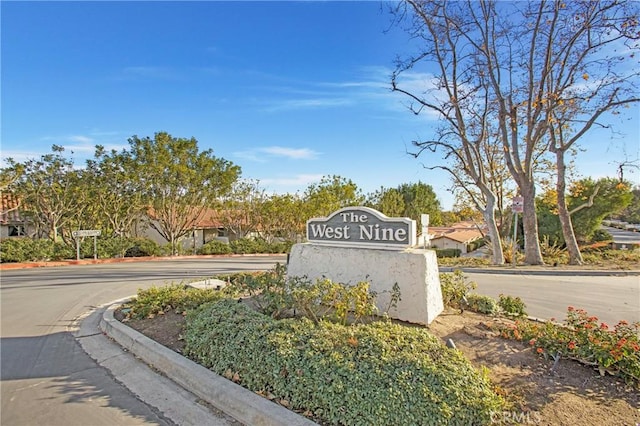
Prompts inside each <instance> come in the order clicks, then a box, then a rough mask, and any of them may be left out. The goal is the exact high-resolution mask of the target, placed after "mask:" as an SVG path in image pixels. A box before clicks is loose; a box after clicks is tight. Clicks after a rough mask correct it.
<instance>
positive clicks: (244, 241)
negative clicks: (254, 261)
mask: <svg viewBox="0 0 640 426" xmlns="http://www.w3.org/2000/svg"><path fill="white" fill-rule="evenodd" d="M229 245H230V246H231V250H232V251H233V252H234V253H237V254H254V253H267V252H268V251H269V250H268V244H267V242H266V241H265V240H263V239H252V238H241V239H239V240H234V241H231V242H230V243H229Z"/></svg>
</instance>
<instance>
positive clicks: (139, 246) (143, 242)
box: [124, 238, 161, 257]
mask: <svg viewBox="0 0 640 426" xmlns="http://www.w3.org/2000/svg"><path fill="white" fill-rule="evenodd" d="M132 243H133V245H132V246H131V248H129V249H127V251H126V252H125V254H124V255H125V257H146V256H159V255H160V254H161V248H160V245H158V243H156V242H155V241H153V240H150V239H148V238H133V239H132Z"/></svg>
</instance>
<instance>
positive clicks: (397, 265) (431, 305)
mask: <svg viewBox="0 0 640 426" xmlns="http://www.w3.org/2000/svg"><path fill="white" fill-rule="evenodd" d="M287 275H288V276H289V277H294V276H297V277H303V276H306V277H307V278H309V279H311V280H312V281H315V280H316V279H318V278H323V277H324V278H328V279H330V280H332V281H336V282H340V283H343V284H351V285H353V284H357V283H358V282H360V281H368V282H370V289H371V290H372V291H375V292H376V293H377V294H378V297H377V302H376V304H377V306H378V309H379V310H380V311H381V312H384V311H385V310H386V309H387V307H388V306H389V302H390V300H391V290H392V288H393V285H394V284H395V283H398V285H399V287H400V297H401V300H400V301H399V302H398V304H397V306H396V308H394V309H391V310H389V316H390V317H391V318H394V319H399V320H402V321H407V322H411V323H417V324H425V325H428V324H430V323H431V321H433V320H434V319H435V318H436V317H437V316H438V315H439V314H440V313H441V312H442V310H443V309H444V307H443V304H442V290H441V288H440V277H439V273H438V262H437V259H436V254H435V252H434V251H433V250H419V249H407V250H404V251H387V250H376V249H367V248H341V247H328V246H321V245H315V244H309V243H305V244H296V245H294V246H293V247H292V249H291V254H290V256H289V264H288V268H287Z"/></svg>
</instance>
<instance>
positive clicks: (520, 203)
mask: <svg viewBox="0 0 640 426" xmlns="http://www.w3.org/2000/svg"><path fill="white" fill-rule="evenodd" d="M511 210H513V242H512V246H511V264H512V265H513V266H514V267H515V266H516V244H517V241H518V213H522V212H524V198H522V197H521V196H519V195H518V196H516V197H513V200H512V201H511Z"/></svg>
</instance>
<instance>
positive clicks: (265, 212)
mask: <svg viewBox="0 0 640 426" xmlns="http://www.w3.org/2000/svg"><path fill="white" fill-rule="evenodd" d="M307 216H308V213H307V206H306V204H305V202H304V200H303V199H302V197H300V196H298V195H297V194H274V195H271V196H269V197H267V198H266V199H265V200H264V202H263V203H262V205H261V211H260V233H261V235H262V236H263V237H264V238H265V240H267V241H269V242H271V241H273V239H274V238H284V239H285V240H288V241H297V240H298V237H299V236H302V235H304V234H305V225H306V221H307V219H308V217H307Z"/></svg>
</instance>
